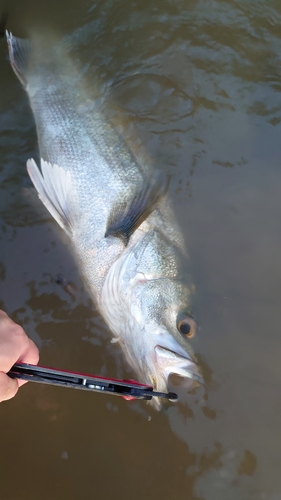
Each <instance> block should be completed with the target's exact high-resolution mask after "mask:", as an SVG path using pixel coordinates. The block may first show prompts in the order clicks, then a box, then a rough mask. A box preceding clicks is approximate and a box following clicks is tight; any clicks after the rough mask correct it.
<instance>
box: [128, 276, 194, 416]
mask: <svg viewBox="0 0 281 500" xmlns="http://www.w3.org/2000/svg"><path fill="white" fill-rule="evenodd" d="M189 300H190V290H189V289H188V288H187V287H186V286H185V285H184V284H183V283H181V282H180V281H178V280H174V279H157V280H149V281H146V282H143V283H139V284H138V285H137V286H135V287H134V290H133V291H132V295H131V314H132V315H133V319H134V321H133V323H134V328H135V332H134V342H133V351H134V352H133V359H134V361H133V362H134V364H135V369H136V371H137V372H138V373H139V376H140V377H141V378H140V381H144V382H145V383H147V384H151V385H152V386H153V387H154V389H155V390H156V391H159V392H167V391H168V383H169V377H170V375H171V374H176V375H179V376H180V377H183V378H185V379H186V380H185V387H186V388H187V390H189V389H192V388H193V387H194V386H196V385H198V383H202V377H201V373H200V368H199V366H198V363H197V361H196V357H195V355H194V352H193V349H192V347H191V345H190V342H189V339H191V338H192V337H194V335H195V333H196V323H195V321H194V319H193V318H192V316H191V314H190V313H189V310H188V304H189ZM131 364H132V362H131ZM154 399H155V401H154V403H155V405H156V406H157V407H159V406H160V402H159V400H157V398H154Z"/></svg>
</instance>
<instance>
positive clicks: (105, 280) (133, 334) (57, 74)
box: [7, 33, 201, 408]
mask: <svg viewBox="0 0 281 500" xmlns="http://www.w3.org/2000/svg"><path fill="white" fill-rule="evenodd" d="M7 41H8V48H9V57H10V62H11V65H12V68H13V70H14V72H15V73H16V75H17V76H18V78H19V80H20V81H21V83H22V85H23V86H24V88H25V90H26V92H27V94H28V97H29V101H30V104H31V108H32V111H33V114H34V118H35V122H36V128H37V134H38V142H39V150H40V155H41V170H40V169H39V168H38V167H37V165H36V163H35V161H34V160H33V159H31V160H28V162H27V170H28V173H29V175H30V178H31V180H32V182H33V184H34V186H35V188H36V190H37V192H38V195H39V198H40V199H41V200H42V202H43V203H44V205H45V206H46V208H47V209H48V210H49V212H50V213H51V215H52V216H53V217H54V218H55V220H56V221H57V222H58V224H59V225H60V226H61V227H62V228H63V229H64V231H65V232H66V233H67V234H68V235H69V237H70V238H71V241H72V244H73V247H74V251H75V254H76V257H77V259H78V262H79V265H80V268H81V271H82V274H83V277H84V280H85V282H86V284H87V286H88V289H89V291H90V293H91V295H92V297H93V299H94V301H95V303H96V305H97V307H98V309H99V311H100V312H101V314H102V316H103V317H104V319H105V321H106V322H107V324H108V325H109V327H110V329H111V330H112V332H113V334H114V336H115V337H116V341H119V342H120V345H121V347H122V349H123V351H124V354H125V357H126V359H127V361H128V363H129V364H130V365H131V367H133V369H134V370H135V371H136V372H137V374H138V376H139V378H140V381H141V382H143V383H147V384H152V385H153V386H154V388H155V389H156V390H157V391H161V392H165V391H166V390H167V384H168V378H169V375H170V374H171V373H175V374H178V375H180V376H182V377H186V378H187V379H189V380H190V387H191V386H193V385H194V381H201V375H200V370H199V367H198V364H197V362H196V360H195V358H194V354H193V351H192V349H191V347H190V344H189V343H188V341H187V339H186V337H192V336H193V335H194V333H195V330H196V324H195V322H194V320H193V319H192V317H191V315H190V297H191V290H192V287H191V286H190V285H189V286H188V284H187V283H188V281H189V280H188V279H187V278H186V279H185V280H184V279H183V273H182V270H181V261H184V260H186V251H185V248H184V243H183V238H182V235H181V232H180V230H179V228H178V226H177V223H176V221H175V217H174V214H173V211H172V209H171V207H170V200H169V198H168V195H167V183H166V182H164V181H163V177H162V175H161V174H160V173H156V172H152V171H151V168H148V167H147V166H146V164H145V162H143V161H141V159H137V158H136V157H135V155H134V154H133V152H132V150H131V149H130V148H129V147H128V145H127V144H126V142H125V140H124V139H123V138H122V136H121V135H120V133H119V132H118V131H117V130H116V128H114V127H113V125H112V124H111V123H110V121H109V120H107V119H106V118H105V116H104V115H103V114H101V111H100V108H99V107H98V106H97V105H95V102H94V100H92V101H91V99H89V91H88V90H87V85H86V84H85V82H84V81H83V79H82V77H81V71H79V70H78V69H77V67H75V65H74V64H73V62H72V61H71V58H70V56H69V54H68V53H67V51H66V50H65V48H64V46H63V44H62V43H57V42H54V43H53V44H50V42H49V43H48V45H47V44H46V43H44V41H42V39H40V38H38V39H37V38H36V41H35V39H32V41H28V40H21V39H19V38H15V37H13V35H12V34H9V33H7ZM90 103H91V104H90ZM156 406H157V407H158V408H159V407H160V401H159V400H158V401H157V400H156Z"/></svg>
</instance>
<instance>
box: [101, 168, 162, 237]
mask: <svg viewBox="0 0 281 500" xmlns="http://www.w3.org/2000/svg"><path fill="white" fill-rule="evenodd" d="M167 187H168V177H165V176H163V174H162V172H158V173H157V174H155V175H154V177H152V178H149V179H147V180H146V182H145V184H144V185H143V187H142V189H140V190H138V191H135V193H133V196H132V198H131V199H130V200H127V201H125V202H124V201H121V202H120V204H119V206H118V207H115V208H114V209H113V211H112V213H111V214H110V217H109V220H108V224H107V230H106V233H105V237H108V236H116V237H118V238H121V239H122V240H123V241H124V243H125V246H126V245H127V244H128V241H129V238H130V236H131V235H132V234H133V232H134V231H135V230H136V229H137V228H138V227H139V226H140V225H141V224H142V222H144V221H145V220H146V219H147V217H148V216H149V215H150V214H151V212H153V210H154V209H155V206H156V203H157V202H158V201H159V199H160V197H161V196H162V195H163V194H164V193H165V192H166V190H167Z"/></svg>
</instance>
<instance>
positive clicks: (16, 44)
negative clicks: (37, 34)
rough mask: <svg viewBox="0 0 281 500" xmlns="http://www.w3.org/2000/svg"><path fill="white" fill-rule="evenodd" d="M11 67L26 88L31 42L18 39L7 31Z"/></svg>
mask: <svg viewBox="0 0 281 500" xmlns="http://www.w3.org/2000/svg"><path fill="white" fill-rule="evenodd" d="M6 38H7V42H8V48H9V58H10V63H11V66H12V68H13V70H14V72H15V74H16V75H17V77H18V79H19V80H20V82H21V83H22V85H23V86H24V87H26V85H27V80H26V73H27V70H28V61H29V54H30V45H31V44H30V41H29V40H23V39H21V38H16V37H14V36H13V35H12V33H9V32H8V31H6Z"/></svg>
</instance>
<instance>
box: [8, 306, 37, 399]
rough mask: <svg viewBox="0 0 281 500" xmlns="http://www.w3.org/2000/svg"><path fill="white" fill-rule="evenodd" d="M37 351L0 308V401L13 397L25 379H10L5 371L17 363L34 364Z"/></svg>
mask: <svg viewBox="0 0 281 500" xmlns="http://www.w3.org/2000/svg"><path fill="white" fill-rule="evenodd" d="M38 360H39V352H38V349H37V347H36V345H35V344H34V342H32V340H31V339H30V338H29V337H28V336H27V335H26V333H25V332H24V330H23V329H22V327H21V326H20V325H17V324H16V323H14V321H13V320H11V319H10V318H9V317H8V316H7V314H6V313H5V312H4V311H1V310H0V402H1V401H6V400H8V399H11V398H13V397H14V396H15V395H16V393H17V392H18V388H19V387H20V386H21V385H23V384H25V383H26V381H25V380H16V379H12V378H11V377H9V376H8V375H6V373H7V372H8V371H9V370H10V369H11V368H12V366H13V365H14V364H15V363H17V362H21V363H30V364H34V365H36V364H37V363H38Z"/></svg>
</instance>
